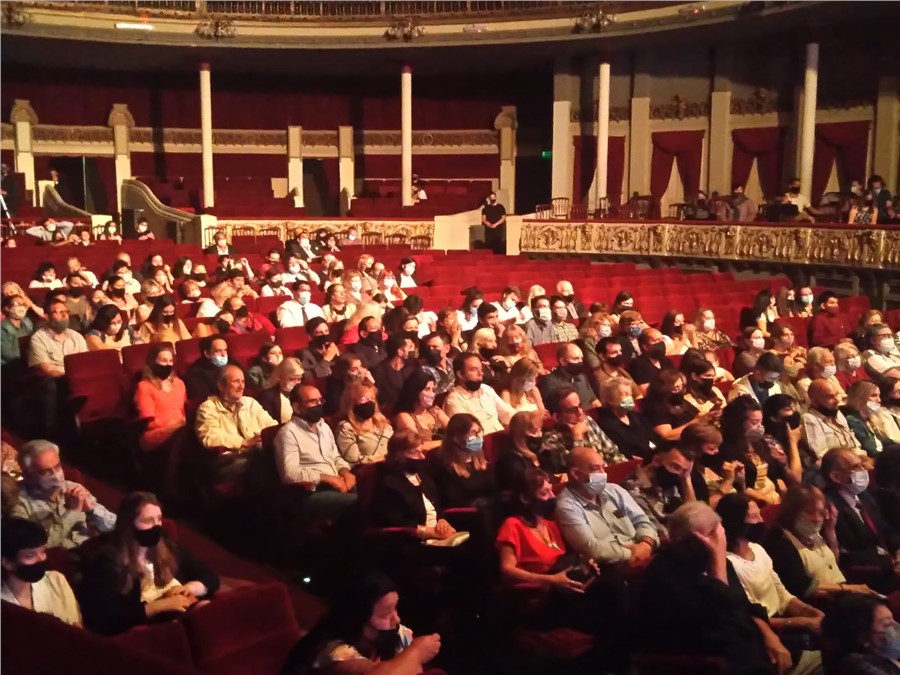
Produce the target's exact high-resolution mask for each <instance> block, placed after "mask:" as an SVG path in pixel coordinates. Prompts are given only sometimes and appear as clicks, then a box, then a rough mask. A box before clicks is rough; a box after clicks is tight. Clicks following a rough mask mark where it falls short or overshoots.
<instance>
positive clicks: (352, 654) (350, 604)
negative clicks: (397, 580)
mask: <svg viewBox="0 0 900 675" xmlns="http://www.w3.org/2000/svg"><path fill="white" fill-rule="evenodd" d="M342 590H343V594H342V596H343V597H342V598H339V599H338V601H337V602H335V603H334V604H333V605H332V609H331V611H330V612H329V614H327V615H326V616H325V618H324V619H323V620H322V621H321V622H320V623H319V624H318V625H317V626H316V627H315V628H314V629H313V630H311V631H310V632H309V633H307V634H306V635H305V636H304V637H303V638H302V639H301V640H300V641H299V642H298V643H297V644H296V645H295V646H294V648H293V649H292V650H291V652H290V653H289V654H288V657H287V662H286V663H285V665H284V667H283V668H282V670H281V672H282V675H306V674H307V673H323V674H324V673H333V674H334V675H350V674H351V673H362V672H364V673H369V675H415V673H421V672H423V668H424V667H425V665H426V664H427V663H428V662H429V661H431V660H432V659H433V658H434V657H435V656H437V654H438V652H439V651H440V649H441V637H440V635H438V634H437V633H434V634H432V635H425V636H422V637H418V638H413V633H412V631H411V630H410V629H409V628H407V627H406V626H404V625H403V624H401V623H400V616H399V614H398V613H397V603H398V602H399V600H400V596H399V595H398V593H397V587H396V586H395V585H394V582H392V581H391V580H389V579H388V578H387V577H385V576H382V575H381V574H377V573H373V572H368V573H366V574H365V575H363V576H360V577H356V578H352V579H350V580H349V582H348V583H347V585H346V586H345V587H344V589H342Z"/></svg>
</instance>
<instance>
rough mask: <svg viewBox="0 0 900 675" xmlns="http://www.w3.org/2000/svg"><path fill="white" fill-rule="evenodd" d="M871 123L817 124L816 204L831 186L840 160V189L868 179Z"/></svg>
mask: <svg viewBox="0 0 900 675" xmlns="http://www.w3.org/2000/svg"><path fill="white" fill-rule="evenodd" d="M870 124H871V122H832V123H830V124H817V125H816V150H815V155H814V156H813V175H812V202H813V204H817V203H818V202H819V199H821V197H822V193H823V192H825V187H826V186H827V185H828V177H829V176H830V175H831V167H832V166H834V162H835V160H837V170H838V180H839V181H840V184H841V189H847V188H849V187H850V181H851V180H854V179H855V180H859V181H862V182H865V180H866V160H867V159H868V151H869V125H870Z"/></svg>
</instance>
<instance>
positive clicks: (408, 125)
mask: <svg viewBox="0 0 900 675" xmlns="http://www.w3.org/2000/svg"><path fill="white" fill-rule="evenodd" d="M412 173H413V171H412V68H410V67H409V66H403V71H402V72H401V74H400V192H401V196H402V202H401V204H403V206H412V205H413V198H412Z"/></svg>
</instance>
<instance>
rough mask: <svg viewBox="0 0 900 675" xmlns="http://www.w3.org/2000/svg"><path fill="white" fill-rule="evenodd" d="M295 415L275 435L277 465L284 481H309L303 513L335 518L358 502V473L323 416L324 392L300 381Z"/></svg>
mask: <svg viewBox="0 0 900 675" xmlns="http://www.w3.org/2000/svg"><path fill="white" fill-rule="evenodd" d="M290 401H291V409H292V410H293V413H294V414H293V417H292V418H291V421H290V422H288V423H287V424H285V425H284V426H283V427H281V429H279V430H278V433H277V434H276V435H275V468H276V469H277V470H278V477H279V478H280V479H281V482H282V484H284V485H297V484H306V485H308V486H309V487H310V488H311V489H312V490H313V492H312V494H310V495H308V496H305V498H304V499H303V500H302V501H301V502H300V508H301V511H302V513H304V514H305V515H307V516H308V517H310V518H311V519H315V518H316V517H317V516H321V517H326V518H333V517H336V516H337V515H339V514H340V513H341V512H343V510H344V509H346V508H347V507H349V506H352V505H353V504H355V503H356V494H355V492H354V490H355V488H356V477H355V476H354V475H353V473H351V471H350V465H349V464H347V462H346V461H344V458H343V457H341V454H340V452H338V447H337V444H336V443H335V441H334V434H333V433H332V432H331V427H329V426H328V425H327V424H325V422H324V421H323V420H322V395H321V394H320V393H319V390H318V389H316V388H315V387H310V386H309V385H305V384H301V385H299V386H297V387H294V389H293V391H291V394H290Z"/></svg>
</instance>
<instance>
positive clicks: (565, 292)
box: [556, 279, 587, 321]
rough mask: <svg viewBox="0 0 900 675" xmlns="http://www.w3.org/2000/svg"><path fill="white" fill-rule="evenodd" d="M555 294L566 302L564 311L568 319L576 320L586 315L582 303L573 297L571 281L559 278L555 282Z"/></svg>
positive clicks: (573, 290) (573, 291)
mask: <svg viewBox="0 0 900 675" xmlns="http://www.w3.org/2000/svg"><path fill="white" fill-rule="evenodd" d="M556 294H557V295H558V296H559V297H560V298H562V300H563V302H565V303H566V313H567V314H568V319H569V321H577V320H578V319H583V318H584V317H586V316H587V309H585V307H584V303H582V302H579V301H578V300H576V299H575V289H574V288H572V282H571V281H566V280H565V279H561V280H560V281H558V282H557V283H556Z"/></svg>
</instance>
